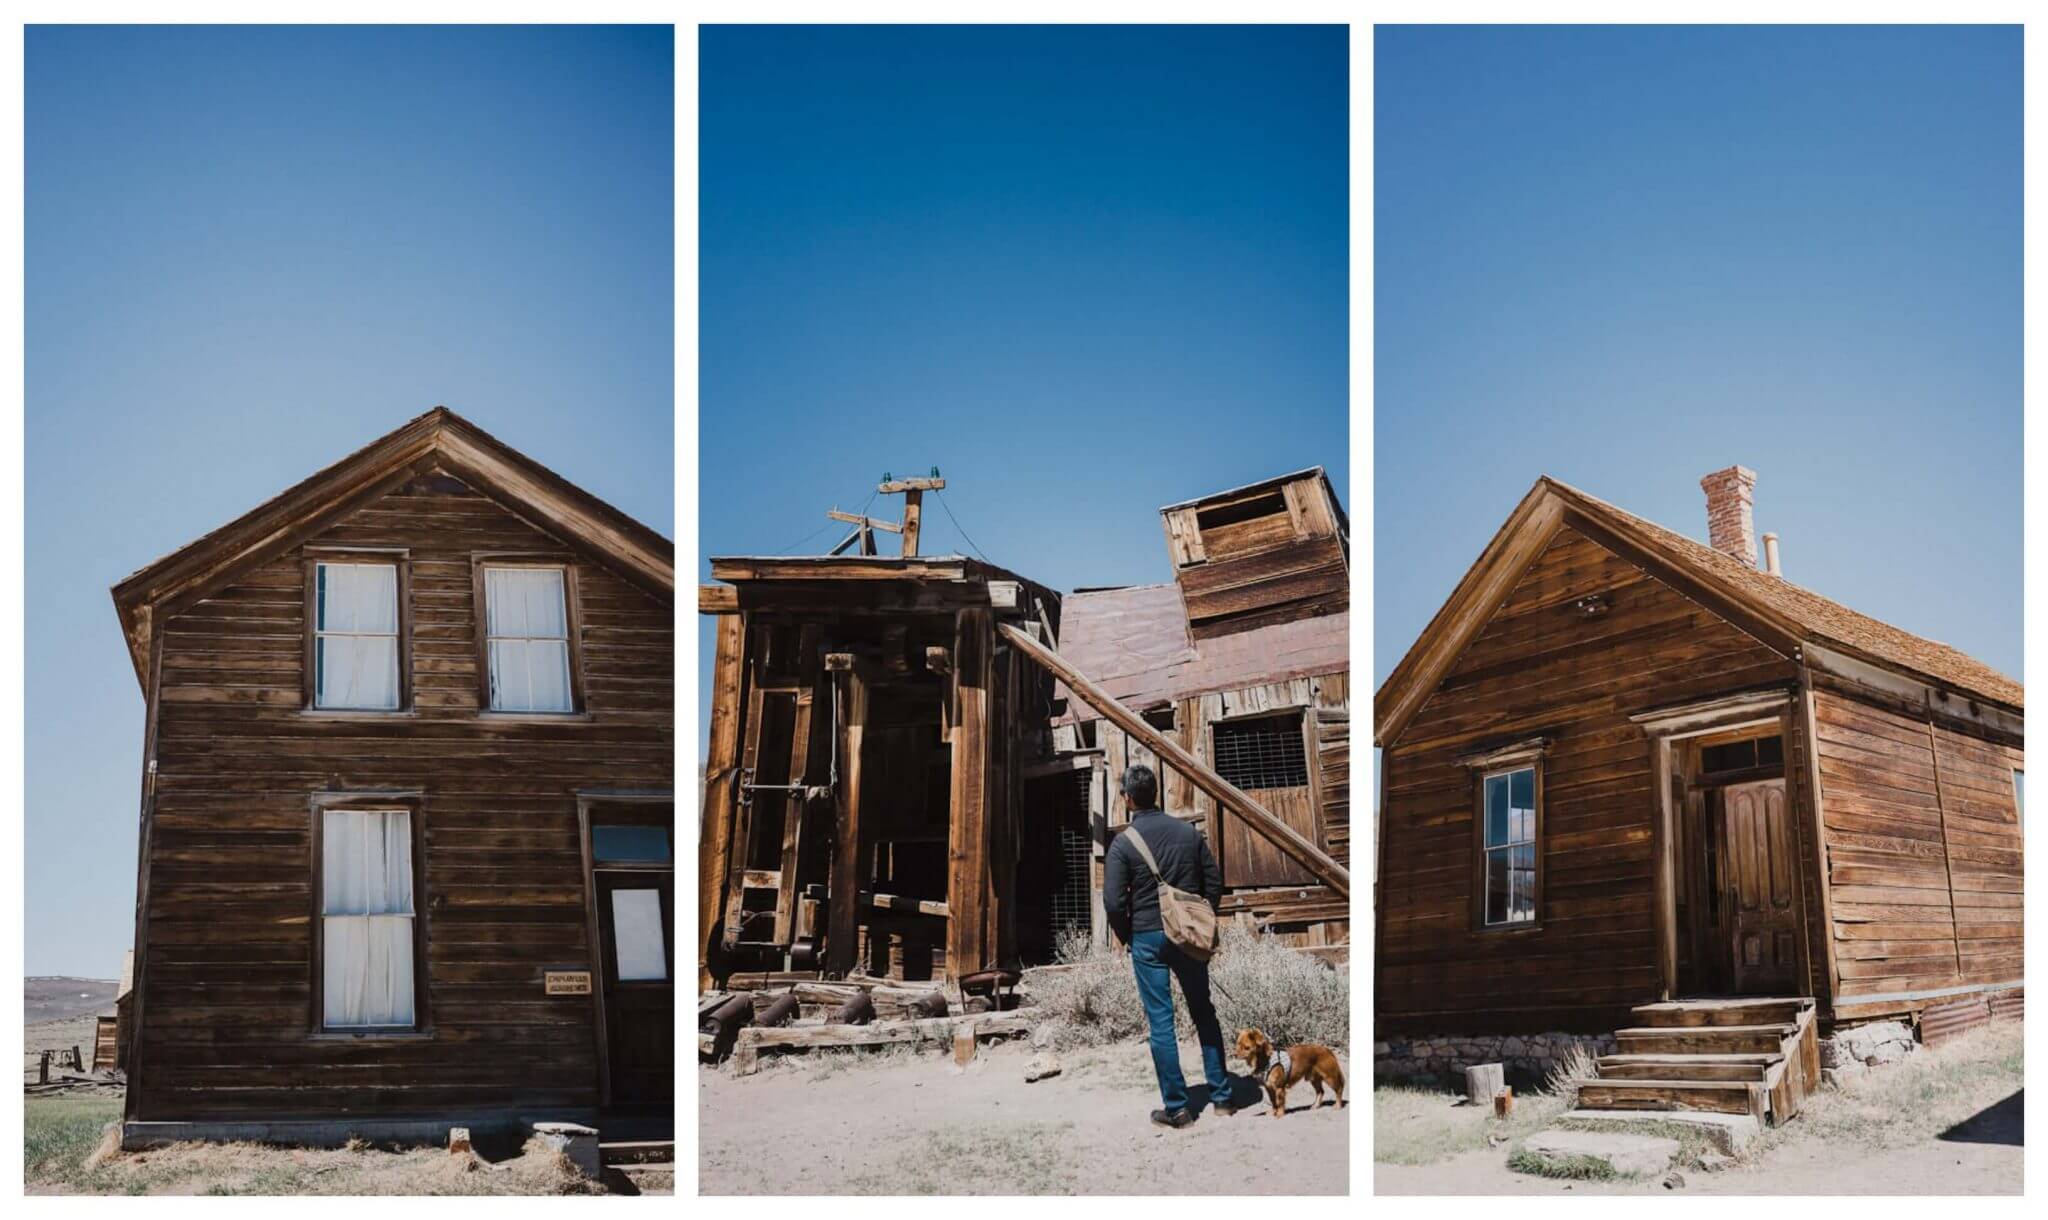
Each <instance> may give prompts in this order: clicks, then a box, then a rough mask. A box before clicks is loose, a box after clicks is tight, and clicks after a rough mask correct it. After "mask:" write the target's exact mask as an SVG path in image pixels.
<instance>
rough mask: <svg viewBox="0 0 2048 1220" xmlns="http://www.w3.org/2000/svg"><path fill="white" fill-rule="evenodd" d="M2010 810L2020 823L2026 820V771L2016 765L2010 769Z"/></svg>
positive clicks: (2022, 823) (2023, 823)
mask: <svg viewBox="0 0 2048 1220" xmlns="http://www.w3.org/2000/svg"><path fill="white" fill-rule="evenodd" d="M2012 811H2013V814H2014V815H2015V816H2016V817H2018V818H2019V820H2020V824H2021V825H2025V824H2026V821H2027V773H2026V772H2025V771H2023V770H2021V769H2020V768H2018V767H2014V768H2013V769H2012Z"/></svg>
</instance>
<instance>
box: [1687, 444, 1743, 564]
mask: <svg viewBox="0 0 2048 1220" xmlns="http://www.w3.org/2000/svg"><path fill="white" fill-rule="evenodd" d="M1700 486H1701V487H1702V488H1704V489H1705V490H1706V493H1707V541H1708V542H1710V543H1712V544H1713V547H1714V549H1715V550H1717V551H1720V552H1721V553H1723V554H1725V555H1733V556H1734V557H1735V558H1737V559H1740V560H1741V561H1742V562H1744V563H1746V564H1748V565H1749V566H1750V567H1752V568H1753V567H1755V566H1756V526H1755V524H1754V523H1753V522H1752V520H1751V517H1750V501H1751V499H1752V493H1753V492H1754V491H1755V490H1756V471H1754V470H1751V469H1749V468H1748V467H1746V466H1730V467H1728V468H1727V469H1726V470H1716V471H1715V472H1714V473H1712V474H1710V475H1708V476H1707V477H1706V478H1704V479H1701V480H1700Z"/></svg>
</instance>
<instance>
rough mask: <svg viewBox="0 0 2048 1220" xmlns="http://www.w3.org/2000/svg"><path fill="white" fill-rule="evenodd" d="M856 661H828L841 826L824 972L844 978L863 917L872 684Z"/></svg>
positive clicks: (851, 962)
mask: <svg viewBox="0 0 2048 1220" xmlns="http://www.w3.org/2000/svg"><path fill="white" fill-rule="evenodd" d="M837 656H846V659H847V662H848V663H847V664H846V665H845V666H844V667H843V668H834V667H833V665H832V657H837ZM852 660H853V658H852V657H851V656H849V655H847V654H844V653H833V654H831V656H828V657H827V658H826V669H828V670H830V671H831V672H832V675H833V677H832V681H833V683H834V685H835V688H836V689H835V693H836V694H837V696H838V700H839V709H840V717H839V720H840V722H839V723H837V724H834V725H833V726H832V731H833V732H835V733H837V734H839V759H840V762H839V767H840V781H839V791H838V792H837V793H836V795H837V797H838V800H839V807H838V809H837V811H836V812H837V813H838V820H839V825H838V828H837V831H836V833H835V834H834V836H833V840H832V891H831V892H832V893H833V895H835V899H834V901H833V902H832V904H831V907H830V912H831V913H830V915H829V916H828V919H827V928H826V933H825V971H826V973H828V974H832V975H836V976H839V977H842V978H843V977H845V976H846V975H848V974H851V973H852V972H853V967H854V942H855V938H856V935H857V933H856V931H855V926H856V922H857V919H858V916H859V912H858V911H857V910H856V909H855V904H854V903H853V902H852V901H850V899H851V897H852V895H853V894H854V892H855V891H856V890H858V889H859V888H860V858H861V851H860V849H861V842H860V834H861V800H860V796H861V792H860V790H861V772H862V767H861V745H862V741H863V738H864V737H865V735H866V732H867V721H868V684H867V682H865V681H864V680H862V678H861V676H860V674H859V673H858V672H856V671H855V669H854V667H853V665H852Z"/></svg>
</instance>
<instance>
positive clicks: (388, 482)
mask: <svg viewBox="0 0 2048 1220" xmlns="http://www.w3.org/2000/svg"><path fill="white" fill-rule="evenodd" d="M435 470H442V471H446V472H447V473H449V474H452V475H455V476H456V477H458V478H461V479H462V480H463V481H464V482H466V483H469V484H471V485H472V486H474V487H476V488H477V489H479V490H482V491H486V492H488V494H489V495H490V496H491V498H492V499H494V500H496V501H498V502H499V503H500V504H501V505H503V506H504V507H505V508H507V509H509V510H511V511H512V512H514V513H516V514H518V515H520V516H522V517H525V518H527V519H528V521H529V524H533V525H535V527H536V528H538V529H541V530H543V531H545V532H546V533H548V534H551V535H553V536H555V537H557V538H560V539H561V540H562V541H564V542H566V543H569V544H570V545H572V546H574V547H576V548H577V549H578V550H580V551H583V552H585V553H587V554H589V555H590V556H591V557H592V558H594V559H596V560H598V561H599V562H601V563H603V564H605V565H606V566H607V567H610V568H612V569H613V570H615V571H617V572H618V573H619V575H620V576H622V577H624V578H625V579H627V580H629V581H632V582H633V583H634V584H635V585H638V586H639V587H640V588H642V589H644V590H646V591H647V592H648V593H651V594H653V595H654V596H656V597H659V598H661V599H663V600H665V601H668V602H671V603H673V602H674V600H675V589H676V575H675V544H674V543H673V542H670V541H669V540H668V539H667V538H664V537H662V536H661V535H660V534H659V533H657V532H655V531H654V530H652V529H649V528H648V527H647V526H645V525H642V524H641V523H640V522H638V521H635V520H634V519H633V518H631V517H629V516H627V515H626V514H625V513H622V512H620V511H619V510H618V509H616V508H613V507H612V506H611V505H609V504H607V503H605V502H604V501H603V500H600V499H598V498H597V497H596V496H593V495H591V494H590V493H589V492H587V491H584V490H583V489H582V488H580V487H577V486H576V485H575V484H573V483H571V482H569V481H568V480H567V479H564V478H562V477H561V476H560V475H558V474H556V473H555V472H554V471H552V470H549V469H548V468H547V467H545V466H542V465H541V464H540V463H538V462H536V461H534V460H533V459H531V458H529V457H527V456H526V455H524V454H522V453H520V452H518V451H517V450H515V449H513V448H511V447H510V446H508V445H506V444H505V443H504V442H502V441H500V440H498V439H497V438H496V437H493V436H492V435H490V434H489V433H487V432H485V431H484V430H483V429H481V428H479V427H477V426H476V425H475V424H473V423H471V422H469V421H468V420H466V419H464V418H463V417H461V416H460V415H457V414H456V413H455V412H453V411H450V410H449V409H448V408H446V407H435V408H434V409H433V410H431V411H429V412H427V413H426V414H424V415H421V416H418V417H417V418H415V419H412V420H410V421H408V422H407V423H406V424H405V425H404V426H403V427H400V428H398V429H397V430H395V431H393V432H390V433H387V434H386V435H384V436H382V437H379V438H378V439H376V440H374V441H372V442H370V443H369V444H368V445H366V446H364V447H363V448H361V449H359V450H357V451H356V452H354V453H352V454H350V455H348V456H347V457H345V458H343V459H341V460H340V461H338V462H336V463H334V464H333V465H332V466H329V467H327V468H326V469H324V470H322V471H320V472H319V473H317V474H314V475H312V476H311V477H309V478H307V479H305V480H303V481H301V482H299V483H297V484H295V485H294V486H292V487H289V488H287V489H285V490H284V491H282V492H279V493H278V494H277V495H275V496H272V497H271V498H270V499H268V500H266V501H264V502H263V503H262V504H259V505H257V506H256V507H255V508H253V509H250V510H249V511H248V512H246V513H244V514H242V515H241V516H240V517H237V518H235V519H234V520H233V521H230V522H228V523H227V524H226V525H223V526H221V527H220V528H219V529H216V530H214V531H212V532H211V533H208V534H207V535H206V536H204V537H202V538H199V539H197V540H195V541H193V542H190V543H188V544H186V545H185V546H183V547H180V548H179V549H178V550H176V551H173V552H171V553H170V554H169V555H166V556H164V557H163V558H162V559H159V560H157V561H156V562H155V563H152V564H150V565H149V566H147V567H145V568H143V569H141V570H140V571H137V572H135V573H134V574H132V575H130V576H128V577H127V578H126V579H124V580H122V581H121V582H120V583H119V584H117V585H115V586H114V588H113V595H114V607H115V609H116V610H117V611H118V612H119V613H120V616H121V629H122V632H123V633H124V634H125V635H126V636H127V637H128V651H129V654H130V658H131V659H132V660H133V661H134V663H135V675H136V677H137V678H138V679H139V680H140V681H141V682H142V684H143V686H144V688H145V689H147V688H148V685H149V655H150V647H151V643H152V639H151V637H152V631H153V624H154V623H155V622H156V621H158V620H160V619H163V618H165V617H168V616H169V615H171V614H175V613H177V612H178V611H179V610H182V609H184V608H185V607H187V606H189V605H191V604H192V603H193V602H196V601H198V600H200V599H202V598H204V597H206V596H207V595H208V594H210V593H212V592H214V591H216V590H218V589H220V588H221V587H222V586H224V585H226V584H228V583H230V582H232V581H233V580H234V579H235V578H236V577H238V576H239V575H241V574H242V573H245V572H247V571H248V570H249V569H251V568H253V567H256V566H258V565H260V564H263V563H266V562H268V561H270V560H271V559H274V558H276V557H277V556H278V555H280V554H283V553H284V552H285V551H287V550H289V549H290V548H291V547H292V546H294V545H296V544H297V543H298V542H299V541H300V540H301V539H304V538H306V537H308V536H310V535H313V534H316V533H318V532H320V531H321V530H323V529H325V528H326V527H327V526H329V525H330V524H332V523H333V522H334V521H336V520H339V519H340V518H341V517H343V516H345V515H347V514H348V513H351V512H354V511H355V510H356V509H358V508H361V507H362V506H363V505H364V504H367V503H369V502H370V501H372V500H374V499H376V498H378V497H379V496H382V495H384V494H386V493H388V492H390V491H392V490H393V489H395V488H396V487H398V486H400V485H401V484H403V483H404V482H405V481H406V480H408V479H411V478H413V477H415V476H417V475H421V474H426V473H429V472H431V471H435Z"/></svg>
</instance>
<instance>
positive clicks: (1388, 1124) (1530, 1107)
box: [1372, 1084, 1567, 1165]
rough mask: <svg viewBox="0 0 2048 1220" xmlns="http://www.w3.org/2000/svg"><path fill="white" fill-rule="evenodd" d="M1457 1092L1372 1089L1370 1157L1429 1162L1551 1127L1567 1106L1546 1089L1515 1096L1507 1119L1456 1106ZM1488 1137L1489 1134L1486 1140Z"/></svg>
mask: <svg viewBox="0 0 2048 1220" xmlns="http://www.w3.org/2000/svg"><path fill="white" fill-rule="evenodd" d="M1460 1096H1461V1095H1460V1094H1456V1093H1452V1092H1450V1091H1448V1090H1445V1089H1432V1088H1418V1087H1416V1086H1413V1085H1391V1084H1390V1085H1377V1086H1375V1087H1374V1088H1373V1091H1372V1121H1373V1128H1372V1156H1373V1160H1375V1161H1377V1162H1380V1163H1381V1164H1386V1165H1430V1164H1434V1163H1435V1162H1437V1161H1441V1160H1444V1159H1445V1158H1447V1157H1451V1156H1456V1155H1457V1154H1458V1153H1461V1152H1471V1151H1475V1150H1477V1149H1482V1148H1488V1147H1493V1146H1496V1145H1497V1144H1498V1143H1499V1142H1500V1141H1501V1140H1502V1139H1505V1140H1520V1139H1523V1138H1524V1137H1526V1136H1529V1135H1533V1134H1535V1133H1536V1132H1538V1131H1540V1130H1542V1129H1543V1128H1544V1127H1547V1126H1549V1125H1550V1122H1551V1120H1552V1119H1554V1118H1556V1117H1557V1116H1558V1115H1559V1114H1560V1113H1562V1112H1563V1111H1564V1108H1565V1105H1566V1104H1567V1103H1566V1101H1565V1099H1564V1098H1562V1097H1554V1096H1551V1095H1549V1094H1546V1093H1533V1094H1529V1095H1527V1096H1522V1095H1520V1094H1517V1095H1516V1097H1515V1110H1514V1113H1513V1114H1512V1115H1510V1116H1509V1117H1508V1118H1507V1119H1506V1120H1501V1119H1497V1118H1495V1117H1494V1116H1493V1109H1492V1107H1490V1106H1460V1105H1455V1104H1453V1103H1455V1102H1456V1101H1458V1100H1459V1098H1460ZM1490 1137H1497V1138H1492V1139H1491V1142H1489V1140H1490Z"/></svg>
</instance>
